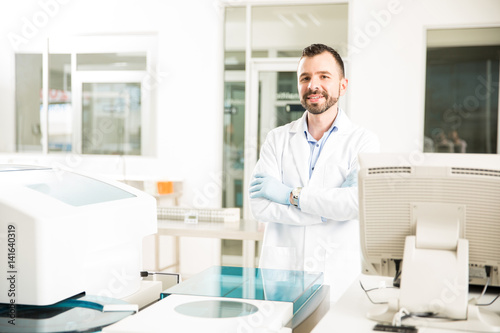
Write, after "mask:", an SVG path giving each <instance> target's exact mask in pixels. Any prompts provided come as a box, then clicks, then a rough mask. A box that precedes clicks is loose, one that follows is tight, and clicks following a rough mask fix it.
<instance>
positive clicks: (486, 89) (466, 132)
mask: <svg viewBox="0 0 500 333" xmlns="http://www.w3.org/2000/svg"><path fill="white" fill-rule="evenodd" d="M499 61H500V28H476V29H437V30H429V31H428V32H427V68H426V89H425V125H424V126H425V127H424V151H426V152H445V153H489V154H494V153H498V149H499V147H498V121H499V118H498V113H499V109H498V98H499V97H498V96H499V89H498V87H499Z"/></svg>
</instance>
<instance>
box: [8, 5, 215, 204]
mask: <svg viewBox="0 0 500 333" xmlns="http://www.w3.org/2000/svg"><path fill="white" fill-rule="evenodd" d="M216 4H217V2H216V1H205V0H184V1H160V0H140V1H137V0H125V1H102V0H85V1H83V0H64V1H63V0H23V1H12V2H9V3H8V4H3V6H2V9H1V10H0V36H1V37H2V38H1V39H0V73H1V74H0V117H1V118H0V119H1V121H0V133H2V134H1V135H0V137H1V138H3V139H2V140H0V152H14V151H15V146H14V142H15V140H14V137H15V112H14V109H15V96H14V76H15V72H14V48H13V44H12V43H11V42H10V41H9V38H8V36H11V38H12V34H13V33H14V34H16V35H18V36H20V37H23V38H24V36H26V30H23V29H26V28H25V26H26V21H29V22H31V23H37V22H39V23H38V25H39V27H38V28H37V31H35V32H33V33H32V34H31V35H30V36H29V38H26V43H23V44H21V45H20V46H21V47H23V48H25V49H30V48H39V49H40V47H41V46H42V45H43V43H44V42H46V38H47V37H56V36H68V35H79V34H115V33H138V32H139V33H141V32H148V33H150V32H153V33H157V34H158V36H159V55H158V56H159V62H158V85H157V86H156V91H155V92H156V97H157V116H156V120H157V135H158V143H157V157H158V159H156V160H154V161H153V160H151V159H137V158H133V157H128V158H127V157H126V158H116V157H102V158H101V157H88V156H80V157H78V161H79V162H78V163H79V164H78V163H70V164H71V165H69V163H67V160H68V157H62V156H59V157H58V158H57V160H58V163H62V164H63V165H67V166H70V167H72V168H75V169H79V168H83V169H86V170H87V169H88V168H87V167H86V166H88V164H89V163H87V161H88V160H89V161H90V160H91V161H92V162H93V163H95V166H93V167H92V169H97V170H101V172H102V173H110V174H112V173H115V172H118V173H119V172H122V170H123V169H126V170H127V172H133V173H134V174H137V173H141V172H142V173H145V174H146V175H147V176H150V177H154V176H155V175H156V176H159V177H163V178H167V179H168V178H170V179H176V180H178V179H182V180H183V181H184V186H183V190H184V195H183V197H182V198H183V199H182V200H183V201H182V204H183V205H186V206H196V207H220V204H221V189H220V185H221V184H220V180H219V179H220V177H221V169H222V123H223V121H222V116H223V111H222V110H223V92H222V89H223V84H222V80H223V59H222V50H223V46H222V37H223V33H222V25H223V14H222V11H221V8H220V7H218V6H217V5H216ZM44 17H45V18H48V19H46V20H44ZM36 20H39V21H36ZM35 21H36V22H35ZM23 33H24V35H23ZM6 138H8V139H6ZM26 158H27V157H26ZM38 159H39V160H45V159H46V158H43V157H38ZM4 160H12V158H11V157H10V156H8V157H5V156H4ZM110 160H111V161H110ZM127 161H130V162H129V163H127ZM131 169H134V170H131ZM92 171H93V170H92Z"/></svg>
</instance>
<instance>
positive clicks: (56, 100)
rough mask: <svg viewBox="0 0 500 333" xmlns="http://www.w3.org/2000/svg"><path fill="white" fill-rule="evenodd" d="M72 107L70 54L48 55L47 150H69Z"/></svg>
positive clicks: (71, 129) (71, 130)
mask: <svg viewBox="0 0 500 333" xmlns="http://www.w3.org/2000/svg"><path fill="white" fill-rule="evenodd" d="M72 133H73V108H72V104H71V55H69V54H50V55H49V108H48V134H49V135H48V140H49V147H48V149H49V151H71V146H72Z"/></svg>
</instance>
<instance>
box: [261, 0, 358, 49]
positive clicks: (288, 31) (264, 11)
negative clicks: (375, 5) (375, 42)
mask: <svg viewBox="0 0 500 333" xmlns="http://www.w3.org/2000/svg"><path fill="white" fill-rule="evenodd" d="M347 6H348V5H347V4H326V5H297V6H259V7H253V8H252V51H253V52H256V51H263V53H261V54H258V53H254V54H253V57H271V58H274V57H297V56H300V54H301V51H302V49H303V48H304V47H306V46H307V45H310V44H312V43H317V42H318V41H321V42H322V43H325V44H327V45H329V46H332V47H333V48H335V49H337V51H339V53H340V54H341V55H346V54H347Z"/></svg>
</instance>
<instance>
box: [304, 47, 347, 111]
mask: <svg viewBox="0 0 500 333" xmlns="http://www.w3.org/2000/svg"><path fill="white" fill-rule="evenodd" d="M297 77H298V81H299V82H298V89H299V94H300V102H301V103H302V106H303V107H304V108H305V109H306V110H308V111H309V112H310V113H312V114H321V113H323V112H326V111H327V110H329V109H331V108H332V106H336V105H337V102H338V99H339V97H340V96H343V95H344V94H345V91H346V89H347V79H345V78H344V77H343V75H342V74H341V71H340V68H339V65H338V64H337V62H336V60H335V58H334V57H333V56H332V55H331V54H330V53H329V52H326V51H325V52H323V53H320V54H318V55H315V56H312V57H303V58H302V59H301V60H300V62H299V67H298V69H297ZM333 109H334V111H333V112H335V113H336V110H337V108H336V107H334V108H333Z"/></svg>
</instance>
